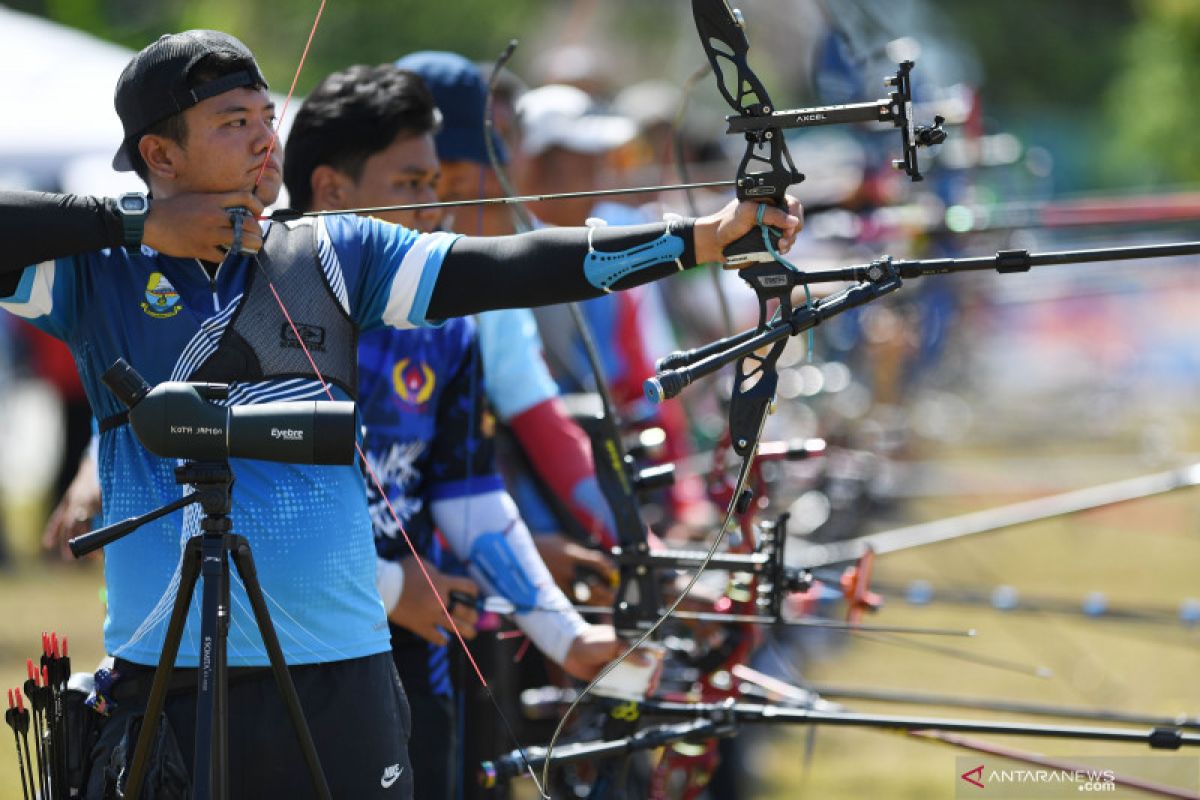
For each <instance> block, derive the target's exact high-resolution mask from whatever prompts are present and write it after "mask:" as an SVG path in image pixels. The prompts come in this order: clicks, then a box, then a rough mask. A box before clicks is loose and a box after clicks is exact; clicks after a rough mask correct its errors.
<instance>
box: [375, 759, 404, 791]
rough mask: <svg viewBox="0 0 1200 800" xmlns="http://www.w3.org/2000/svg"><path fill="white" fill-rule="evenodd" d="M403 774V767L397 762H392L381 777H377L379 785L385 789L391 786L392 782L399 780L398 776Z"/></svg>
mask: <svg viewBox="0 0 1200 800" xmlns="http://www.w3.org/2000/svg"><path fill="white" fill-rule="evenodd" d="M403 774H404V767H402V766H400V765H399V764H392V765H391V766H390V767H388V768H387V769H385V770H384V771H383V777H381V778H380V779H379V785H380V786H382V787H383V788H385V789H390V788H392V784H393V783H395V782H396V781H398V780H400V776H401V775H403Z"/></svg>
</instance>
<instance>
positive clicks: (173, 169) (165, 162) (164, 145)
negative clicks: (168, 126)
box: [138, 133, 183, 179]
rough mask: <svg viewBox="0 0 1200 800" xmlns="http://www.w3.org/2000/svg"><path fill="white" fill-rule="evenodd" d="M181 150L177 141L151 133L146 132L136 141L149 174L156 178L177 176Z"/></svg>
mask: <svg viewBox="0 0 1200 800" xmlns="http://www.w3.org/2000/svg"><path fill="white" fill-rule="evenodd" d="M182 151H183V148H182V147H181V146H180V145H179V143H178V142H175V141H173V140H171V139H168V138H166V137H165V136H157V135H155V134H152V133H150V134H146V135H145V136H143V137H142V138H141V139H140V140H139V141H138V152H139V153H141V156H142V160H143V161H145V162H146V169H147V170H149V172H150V176H152V177H156V178H166V179H174V178H176V177H178V175H179V156H180V155H181V153H182Z"/></svg>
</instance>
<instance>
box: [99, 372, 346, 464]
mask: <svg viewBox="0 0 1200 800" xmlns="http://www.w3.org/2000/svg"><path fill="white" fill-rule="evenodd" d="M102 380H103V381H104V383H105V385H106V386H108V388H109V389H111V390H112V392H113V394H115V395H116V396H117V397H118V398H119V399H120V400H121V402H122V403H124V404H125V405H126V406H128V407H129V425H130V427H131V428H132V429H133V433H134V435H135V436H137V438H138V441H140V442H141V443H142V445H143V446H145V448H146V449H147V450H149V451H150V452H151V453H154V454H155V455H157V456H162V457H163V458H184V459H189V460H194V461H224V460H226V459H229V458H254V459H261V460H263V461H282V462H286V463H289V464H346V465H348V464H353V463H354V453H355V443H356V439H355V426H356V419H355V408H354V403H352V402H349V401H336V400H306V401H290V402H280V403H258V404H255V405H242V406H224V405H218V404H217V402H214V401H220V400H225V399H226V398H228V396H229V386H228V385H226V384H223V383H185V382H182V381H165V382H163V383H160V384H158V385H157V386H154V387H151V386H150V384H148V383H146V381H145V379H143V378H142V376H141V375H139V374H138V373H137V371H136V370H135V369H134V368H133V367H131V366H130V365H129V364H128V363H127V362H126V361H125V359H117V361H116V363H114V364H113V365H112V367H110V368H109V369H108V371H107V372H105V373H104V375H103V376H102Z"/></svg>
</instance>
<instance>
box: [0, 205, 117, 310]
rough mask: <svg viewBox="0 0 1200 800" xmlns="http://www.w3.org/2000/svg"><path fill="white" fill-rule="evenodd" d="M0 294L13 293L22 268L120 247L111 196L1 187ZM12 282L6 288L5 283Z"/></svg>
mask: <svg viewBox="0 0 1200 800" xmlns="http://www.w3.org/2000/svg"><path fill="white" fill-rule="evenodd" d="M0 242H3V243H4V247H3V248H0V297H3V296H7V295H9V294H12V291H7V292H6V291H4V290H5V288H8V289H10V290H15V288H16V281H17V279H18V277H19V276H20V273H21V270H23V269H25V267H28V266H31V265H33V264H39V263H41V262H43V261H49V260H51V259H55V258H63V257H66V256H73V255H77V254H79V253H87V252H90V251H92V250H100V249H102V248H105V247H120V246H121V245H122V244H124V242H125V235H124V233H123V231H122V229H121V217H120V215H118V213H117V204H116V201H115V200H111V199H109V198H104V197H87V196H84V195H75V194H49V193H46V192H17V191H0ZM9 283H11V286H8V285H7V284H9Z"/></svg>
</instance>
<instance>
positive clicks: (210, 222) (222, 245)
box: [142, 192, 263, 264]
mask: <svg viewBox="0 0 1200 800" xmlns="http://www.w3.org/2000/svg"><path fill="white" fill-rule="evenodd" d="M231 208H244V209H246V210H247V211H249V212H250V213H249V215H247V216H246V217H245V219H244V221H243V223H242V250H244V251H246V252H251V253H257V252H258V250H259V248H261V247H262V235H263V231H262V226H261V225H260V224H259V222H258V220H257V219H256V217H258V216H259V215H260V214H262V212H263V204H262V201H261V200H259V199H258V198H257V197H256V196H255V195H254V193H253V192H225V193H222V194H209V193H200V192H197V193H186V194H177V195H172V196H171V197H164V198H161V199H160V198H157V197H155V198H153V199H151V201H150V210H149V212H147V214H146V230H145V235H144V236H143V237H142V241H144V242H145V243H146V244H148V245H150V246H151V247H153V248H154V249H155V250H157V251H158V252H160V253H164V254H166V255H169V256H175V257H176V258H198V259H200V260H201V261H210V262H213V263H217V264H219V263H221V261H223V260H224V259H225V252H226V251H227V250H229V248H230V247H232V246H233V220H232V219H231V217H230V214H229V209H231Z"/></svg>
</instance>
